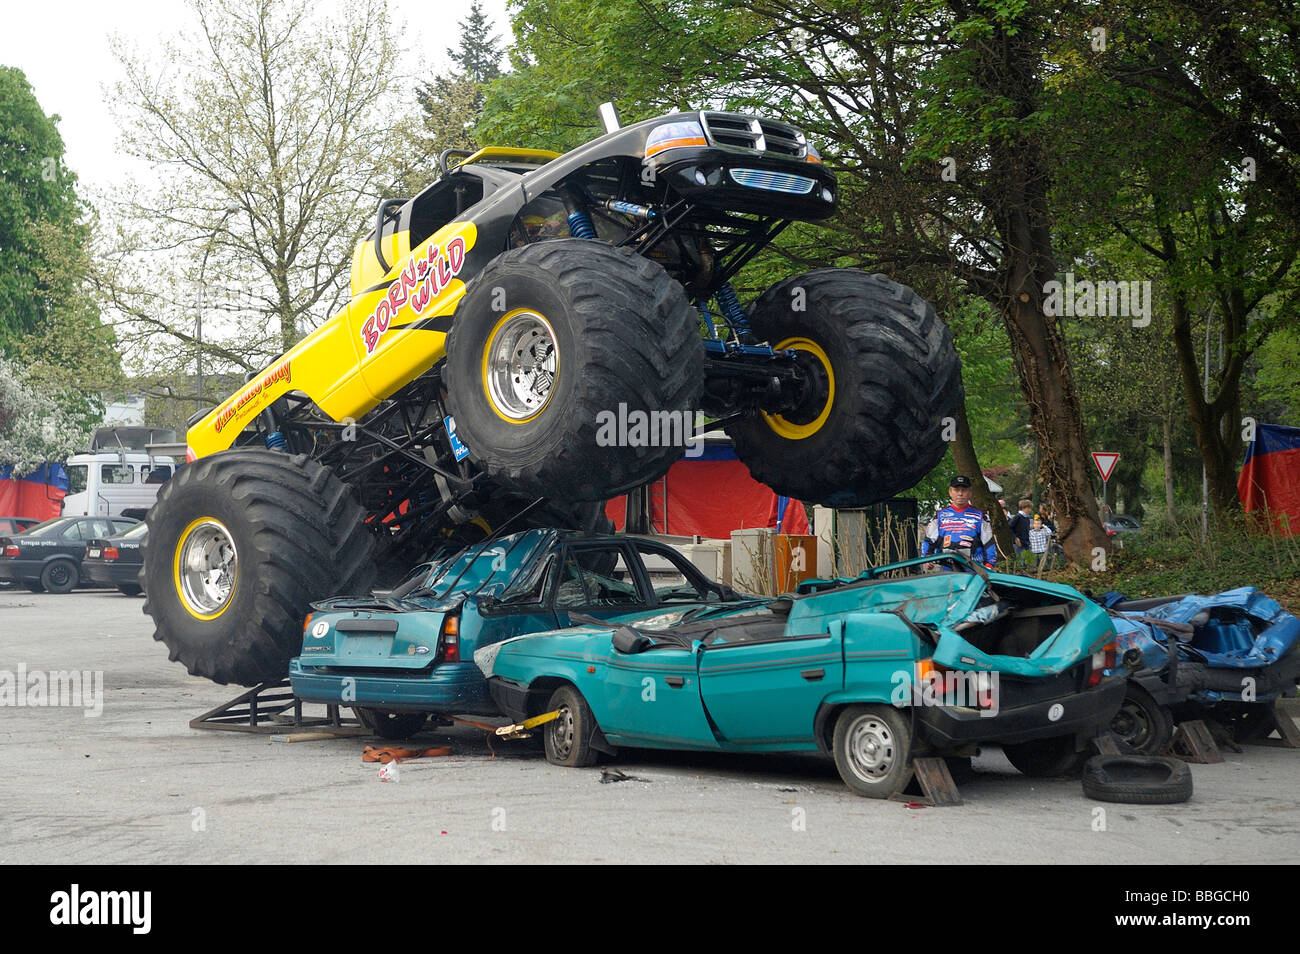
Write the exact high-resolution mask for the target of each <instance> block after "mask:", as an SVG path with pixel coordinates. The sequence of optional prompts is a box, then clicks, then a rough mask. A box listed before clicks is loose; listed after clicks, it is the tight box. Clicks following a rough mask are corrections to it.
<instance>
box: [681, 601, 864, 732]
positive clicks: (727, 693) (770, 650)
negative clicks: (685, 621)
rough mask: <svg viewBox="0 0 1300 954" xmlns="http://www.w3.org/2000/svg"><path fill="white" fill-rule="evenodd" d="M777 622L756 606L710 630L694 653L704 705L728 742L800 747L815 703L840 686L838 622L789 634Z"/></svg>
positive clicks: (810, 724)
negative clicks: (748, 615)
mask: <svg viewBox="0 0 1300 954" xmlns="http://www.w3.org/2000/svg"><path fill="white" fill-rule="evenodd" d="M764 614H766V615H764ZM795 625H796V626H797V625H798V624H795ZM785 628H786V626H785V622H784V618H783V617H776V616H775V615H774V614H771V613H770V612H769V611H767V610H766V609H764V610H763V612H762V613H760V614H756V615H754V616H753V617H752V621H751V622H749V623H748V624H745V623H739V622H735V621H733V623H732V624H731V625H729V626H728V627H726V628H721V629H719V630H718V631H716V632H715V633H714V634H713V635H712V636H711V637H709V638H708V640H707V642H706V645H705V646H704V648H703V651H702V652H701V654H700V670H699V671H700V689H701V692H702V694H703V698H704V706H705V708H706V709H707V710H708V713H709V716H710V717H711V718H712V719H713V722H714V724H715V725H716V726H717V727H718V730H719V732H721V733H722V736H723V738H725V739H726V740H727V741H728V742H730V743H732V744H734V745H753V746H762V747H772V746H777V747H780V746H791V747H802V746H803V745H805V744H806V743H808V742H810V741H811V740H812V731H813V720H814V718H815V717H816V714H817V707H818V706H819V705H821V702H822V700H823V699H824V698H825V697H826V696H827V695H828V694H829V693H832V692H835V691H837V690H839V689H840V688H842V687H843V685H844V640H843V634H842V631H841V630H839V628H838V627H837V628H835V631H834V632H833V633H831V632H825V631H823V632H795V633H790V634H787V633H786V632H784V630H785Z"/></svg>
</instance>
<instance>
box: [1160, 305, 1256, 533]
mask: <svg viewBox="0 0 1300 954" xmlns="http://www.w3.org/2000/svg"><path fill="white" fill-rule="evenodd" d="M1173 312H1174V348H1175V349H1176V351H1177V353H1178V370H1179V371H1180V372H1181V374H1182V378H1183V395H1184V397H1186V399H1187V415H1188V418H1189V419H1190V420H1191V424H1192V433H1193V434H1195V435H1196V447H1197V450H1199V451H1200V454H1201V463H1202V464H1204V466H1205V476H1206V480H1207V482H1208V483H1209V496H1210V509H1211V513H1212V514H1213V515H1214V517H1215V518H1216V519H1217V518H1221V517H1223V516H1225V515H1227V514H1229V513H1231V512H1232V511H1233V510H1236V509H1237V508H1238V507H1239V506H1240V501H1239V500H1238V499H1237V461H1236V458H1237V447H1236V446H1235V444H1234V445H1232V446H1231V447H1230V446H1229V444H1228V442H1227V441H1225V440H1224V439H1223V432H1222V427H1223V419H1224V416H1225V414H1226V413H1231V412H1232V407H1231V404H1232V401H1230V400H1227V399H1224V398H1223V397H1222V394H1223V392H1222V391H1221V392H1220V393H1221V397H1220V400H1216V401H1215V402H1214V404H1213V405H1211V404H1210V402H1208V401H1206V399H1205V384H1204V382H1203V381H1202V379H1201V367H1200V363H1199V362H1198V361H1197V350H1198V348H1197V344H1196V342H1194V341H1193V340H1192V316H1191V309H1190V308H1189V307H1188V304H1187V297H1186V296H1185V295H1182V294H1175V295H1174V296H1173ZM1220 401H1222V403H1223V404H1224V405H1227V406H1224V407H1223V408H1222V410H1219V409H1218V407H1219V405H1220ZM1234 426H1235V422H1234Z"/></svg>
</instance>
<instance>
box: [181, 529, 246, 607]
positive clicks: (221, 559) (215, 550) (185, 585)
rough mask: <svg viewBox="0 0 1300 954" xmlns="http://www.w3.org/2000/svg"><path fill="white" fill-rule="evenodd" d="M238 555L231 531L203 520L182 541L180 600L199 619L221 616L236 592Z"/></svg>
mask: <svg viewBox="0 0 1300 954" xmlns="http://www.w3.org/2000/svg"><path fill="white" fill-rule="evenodd" d="M238 567H239V552H238V550H237V549H236V548H235V541H234V539H233V538H232V537H231V535H230V531H229V530H227V529H226V528H225V527H224V526H222V525H221V523H219V522H218V521H216V520H204V521H203V522H202V523H200V524H199V525H198V526H196V527H194V529H192V530H191V531H190V532H189V534H188V535H187V536H186V537H185V539H184V540H183V541H181V556H180V583H181V587H180V590H181V598H182V599H183V600H184V601H185V604H186V606H187V607H188V608H189V609H190V611H191V612H192V613H194V614H196V615H200V616H211V615H213V614H215V613H218V612H220V611H221V610H222V609H223V608H224V607H225V605H226V604H227V603H228V602H229V601H230V595H231V593H233V592H234V589H235V578H236V572H237V570H238Z"/></svg>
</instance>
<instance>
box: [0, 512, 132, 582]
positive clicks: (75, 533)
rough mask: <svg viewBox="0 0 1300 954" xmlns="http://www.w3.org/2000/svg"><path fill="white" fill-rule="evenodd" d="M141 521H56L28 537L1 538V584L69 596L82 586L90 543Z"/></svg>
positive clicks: (73, 519)
mask: <svg viewBox="0 0 1300 954" xmlns="http://www.w3.org/2000/svg"><path fill="white" fill-rule="evenodd" d="M138 522H139V521H137V520H132V519H130V518H127V517H55V518H54V519H53V520H47V521H45V522H44V523H42V524H38V525H37V526H35V527H33V528H32V529H30V530H28V531H26V532H25V533H19V534H14V535H12V536H6V537H0V580H10V581H12V582H14V583H21V584H23V585H24V586H26V587H27V588H28V589H29V590H31V591H32V592H33V593H43V592H47V591H48V592H50V593H67V592H69V591H71V590H72V588H73V587H75V586H76V585H77V584H78V583H80V582H81V560H82V557H84V556H85V554H86V541H88V540H92V539H94V538H95V537H108V536H112V535H114V534H117V533H121V532H122V531H124V530H127V529H128V528H130V527H132V526H134V525H135V524H136V523H138Z"/></svg>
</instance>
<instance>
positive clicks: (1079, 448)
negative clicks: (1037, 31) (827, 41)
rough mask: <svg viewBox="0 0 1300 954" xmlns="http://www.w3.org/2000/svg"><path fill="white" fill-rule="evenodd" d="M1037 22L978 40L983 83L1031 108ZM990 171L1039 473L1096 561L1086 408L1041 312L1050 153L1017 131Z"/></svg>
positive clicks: (1064, 525) (1005, 313) (1073, 544)
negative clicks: (1031, 26) (1033, 26)
mask: <svg viewBox="0 0 1300 954" xmlns="http://www.w3.org/2000/svg"><path fill="white" fill-rule="evenodd" d="M1030 33H1032V31H1029V30H1022V31H1021V32H1020V33H1018V34H1016V35H1015V36H1009V35H1006V34H1004V33H1001V31H999V35H998V37H997V42H993V43H989V44H987V45H981V48H980V49H981V56H982V57H983V58H984V59H985V60H986V62H985V65H984V69H983V70H982V72H983V74H984V76H985V77H986V82H985V83H984V84H983V85H985V87H986V88H987V89H988V91H989V92H990V93H993V94H996V95H999V96H1005V97H1008V98H1010V99H1012V100H1013V101H1015V103H1016V104H1017V108H1018V112H1019V115H1020V118H1021V119H1022V120H1024V121H1026V122H1027V121H1028V120H1027V118H1028V117H1029V116H1030V115H1031V114H1032V113H1033V112H1034V111H1035V110H1036V109H1037V108H1038V106H1039V102H1040V99H1041V88H1040V87H1041V80H1040V73H1041V69H1042V64H1041V62H1040V60H1039V53H1038V47H1037V45H1036V41H1035V39H1034V38H1033V37H1032V36H1031V35H1029V34H1030ZM990 160H991V162H990V166H991V168H990V174H989V181H990V182H995V183H997V184H998V185H997V192H996V195H995V196H993V198H992V201H991V203H990V205H991V208H992V210H993V212H994V214H995V216H996V220H997V227H998V231H999V234H1000V235H1001V238H1002V247H1003V249H1004V252H1003V258H1002V263H1001V270H1000V273H999V276H998V277H999V288H998V296H999V298H1000V300H999V301H997V302H995V304H996V305H997V307H998V308H999V310H1000V311H1001V313H1002V319H1003V322H1004V323H1005V325H1006V328H1007V334H1008V336H1009V338H1010V340H1011V353H1012V359H1013V361H1014V363H1015V367H1016V374H1017V376H1018V377H1019V379H1020V387H1021V391H1022V392H1023V394H1024V396H1025V400H1026V402H1027V403H1028V405H1029V426H1030V429H1031V430H1032V431H1033V432H1034V436H1035V437H1036V438H1037V439H1038V448H1039V453H1040V455H1041V456H1040V460H1039V475H1040V477H1041V478H1042V481H1043V483H1044V485H1045V488H1044V489H1045V490H1046V491H1047V495H1048V499H1049V500H1050V501H1051V505H1052V510H1053V517H1054V518H1055V521H1056V529H1057V533H1058V534H1059V536H1060V541H1061V545H1062V546H1063V547H1064V549H1065V555H1066V557H1067V558H1068V559H1069V560H1070V562H1071V564H1078V563H1090V562H1091V560H1092V558H1093V555H1094V550H1095V549H1096V548H1097V547H1101V548H1103V549H1106V548H1107V539H1106V532H1105V530H1104V529H1103V528H1102V526H1101V522H1100V520H1099V519H1098V515H1097V500H1096V497H1095V496H1094V494H1093V492H1092V484H1091V477H1090V472H1089V455H1088V444H1087V440H1086V439H1085V438H1084V431H1083V412H1082V409H1081V408H1080V405H1079V397H1078V393H1077V392H1076V391H1075V387H1074V378H1073V376H1072V374H1071V372H1070V362H1069V358H1068V356H1067V352H1066V347H1065V335H1064V332H1063V330H1062V328H1061V324H1060V321H1059V319H1058V318H1054V317H1049V316H1047V315H1046V314H1045V313H1044V310H1043V300H1044V297H1045V295H1046V291H1045V286H1046V284H1047V282H1049V281H1053V280H1055V278H1056V264H1055V258H1054V252H1053V246H1052V232H1051V217H1050V215H1049V214H1048V208H1047V186H1048V170H1049V163H1048V162H1047V159H1046V157H1045V156H1044V154H1043V150H1042V146H1041V144H1040V142H1039V141H1038V140H1037V139H1036V138H1035V137H1034V135H1033V134H1032V133H1029V134H1027V135H1020V134H1019V133H1018V132H1017V131H1014V130H1013V131H1012V132H1010V133H1008V134H1007V135H1004V136H1002V137H1000V138H997V139H995V140H994V141H993V142H992V144H991V149H990Z"/></svg>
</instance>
